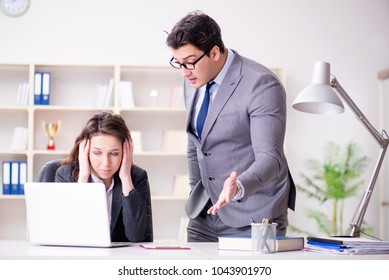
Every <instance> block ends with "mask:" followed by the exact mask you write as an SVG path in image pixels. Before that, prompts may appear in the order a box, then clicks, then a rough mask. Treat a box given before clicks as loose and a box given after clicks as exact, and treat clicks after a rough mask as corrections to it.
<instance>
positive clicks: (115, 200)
mask: <svg viewBox="0 0 389 280" xmlns="http://www.w3.org/2000/svg"><path fill="white" fill-rule="evenodd" d="M114 180H115V185H114V187H113V193H112V210H111V211H112V213H111V233H112V232H113V230H114V228H115V225H116V222H117V219H118V217H119V213H120V209H121V207H122V202H121V199H122V186H121V184H120V183H119V182H120V181H119V179H118V178H116V176H115V178H114Z"/></svg>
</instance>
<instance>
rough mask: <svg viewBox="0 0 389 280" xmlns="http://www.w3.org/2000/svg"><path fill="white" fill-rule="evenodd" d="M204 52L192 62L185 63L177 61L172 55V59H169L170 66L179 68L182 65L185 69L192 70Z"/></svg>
mask: <svg viewBox="0 0 389 280" xmlns="http://www.w3.org/2000/svg"><path fill="white" fill-rule="evenodd" d="M206 54H207V52H205V53H203V55H202V56H200V57H199V58H198V59H196V60H195V61H194V62H186V63H179V62H177V61H175V60H174V57H172V59H170V61H169V63H170V65H171V66H173V67H174V68H176V69H181V68H182V67H184V68H185V69H187V70H194V69H195V65H196V63H197V62H199V61H200V59H202V58H203V57H204V56H205V55H206Z"/></svg>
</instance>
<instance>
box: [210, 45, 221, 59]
mask: <svg viewBox="0 0 389 280" xmlns="http://www.w3.org/2000/svg"><path fill="white" fill-rule="evenodd" d="M209 57H210V58H211V59H212V60H213V61H217V60H219V58H220V48H219V46H216V45H215V46H213V48H212V49H211V50H210V51H209Z"/></svg>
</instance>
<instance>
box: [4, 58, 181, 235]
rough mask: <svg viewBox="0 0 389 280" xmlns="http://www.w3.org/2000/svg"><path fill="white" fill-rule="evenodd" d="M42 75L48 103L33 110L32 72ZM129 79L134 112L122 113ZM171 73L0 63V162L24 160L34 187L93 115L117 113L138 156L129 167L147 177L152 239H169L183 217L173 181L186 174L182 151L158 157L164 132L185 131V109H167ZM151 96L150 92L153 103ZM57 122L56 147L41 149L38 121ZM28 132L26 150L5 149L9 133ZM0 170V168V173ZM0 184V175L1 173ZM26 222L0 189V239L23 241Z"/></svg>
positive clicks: (15, 199)
mask: <svg viewBox="0 0 389 280" xmlns="http://www.w3.org/2000/svg"><path fill="white" fill-rule="evenodd" d="M35 72H49V73H50V76H51V80H50V82H51V84H50V105H34V88H33V85H34V73H35ZM110 80H112V81H113V91H112V98H111V99H110V102H108V104H104V105H101V104H102V103H100V106H98V105H99V104H98V100H97V99H98V96H97V95H98V93H97V88H98V86H99V85H100V86H101V85H108V84H109V82H110ZM121 81H131V85H132V95H133V100H134V103H135V107H131V108H128V107H123V106H122V102H121V99H120V94H121V93H120V87H119V85H120V82H121ZM24 83H29V88H28V100H27V104H25V105H17V104H18V103H17V100H16V99H17V92H18V87H19V84H24ZM181 84H182V78H181V77H180V75H179V73H178V72H177V71H174V69H171V68H170V67H168V66H166V67H162V66H131V65H56V64H4V65H0V100H1V102H0V104H1V105H0V117H1V119H0V127H1V135H2V137H0V161H1V162H3V161H11V160H12V161H27V163H28V176H27V177H28V181H34V180H35V178H36V176H37V174H38V171H39V169H40V167H41V166H42V165H43V164H44V163H46V162H47V161H49V160H51V159H55V158H65V157H66V155H67V154H68V152H69V151H70V149H71V148H72V146H73V142H74V139H75V137H76V136H77V135H78V133H79V132H80V131H81V129H82V127H83V126H84V124H85V122H86V120H87V119H89V117H90V116H92V115H93V114H95V113H97V112H99V111H102V110H109V111H112V112H114V113H117V114H120V115H122V116H123V118H124V119H125V120H126V122H127V125H128V126H129V129H130V130H131V131H137V132H136V133H137V134H138V135H140V137H137V138H140V139H141V148H142V149H141V150H137V151H136V152H135V154H134V162H135V164H137V165H139V166H141V167H142V168H144V169H145V170H146V171H147V172H148V175H149V181H150V187H151V193H152V207H153V209H152V210H153V222H154V238H155V240H176V239H178V238H179V236H180V235H181V234H182V233H180V232H179V229H180V221H181V219H182V218H184V217H185V216H186V215H185V212H184V207H183V204H184V202H185V197H182V196H180V197H177V196H174V195H173V194H172V191H173V184H174V178H175V176H176V175H178V174H186V173H187V164H186V155H185V153H184V152H182V151H180V152H174V151H169V152H165V151H164V150H163V149H162V147H163V146H164V143H163V135H164V131H165V130H169V131H170V130H181V131H183V129H184V123H185V109H184V108H183V107H181V108H176V107H175V108H172V107H170V105H169V99H170V94H171V89H172V88H174V87H179V86H180V85H181ZM151 91H154V93H155V92H156V93H157V96H156V97H154V98H152V96H151V95H150V93H151ZM58 120H60V121H61V123H62V126H61V129H60V131H59V133H58V134H57V135H56V136H55V137H54V142H55V146H56V149H55V150H54V151H49V150H47V149H46V146H47V143H48V137H47V136H46V134H45V132H44V130H43V129H42V122H43V121H46V122H57V121H58ZM17 126H20V127H24V128H27V130H28V132H29V133H28V135H29V137H28V142H27V147H26V148H25V149H23V150H21V151H15V150H12V148H11V147H12V143H13V134H14V130H15V127H17ZM0 172H2V169H1V170H0ZM0 175H1V178H2V177H3V174H0ZM26 224H27V221H26V215H25V203H24V197H23V195H3V194H2V192H1V191H0V239H22V240H24V239H27V238H28V234H27V226H26Z"/></svg>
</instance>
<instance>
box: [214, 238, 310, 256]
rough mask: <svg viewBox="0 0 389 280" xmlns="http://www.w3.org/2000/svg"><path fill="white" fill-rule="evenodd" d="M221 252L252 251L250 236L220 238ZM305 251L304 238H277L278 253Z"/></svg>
mask: <svg viewBox="0 0 389 280" xmlns="http://www.w3.org/2000/svg"><path fill="white" fill-rule="evenodd" d="M218 239H219V250H234V251H251V247H252V240H251V236H250V235H241V236H219V238H218ZM302 249H304V237H302V236H276V251H277V252H284V251H295V250H302Z"/></svg>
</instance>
